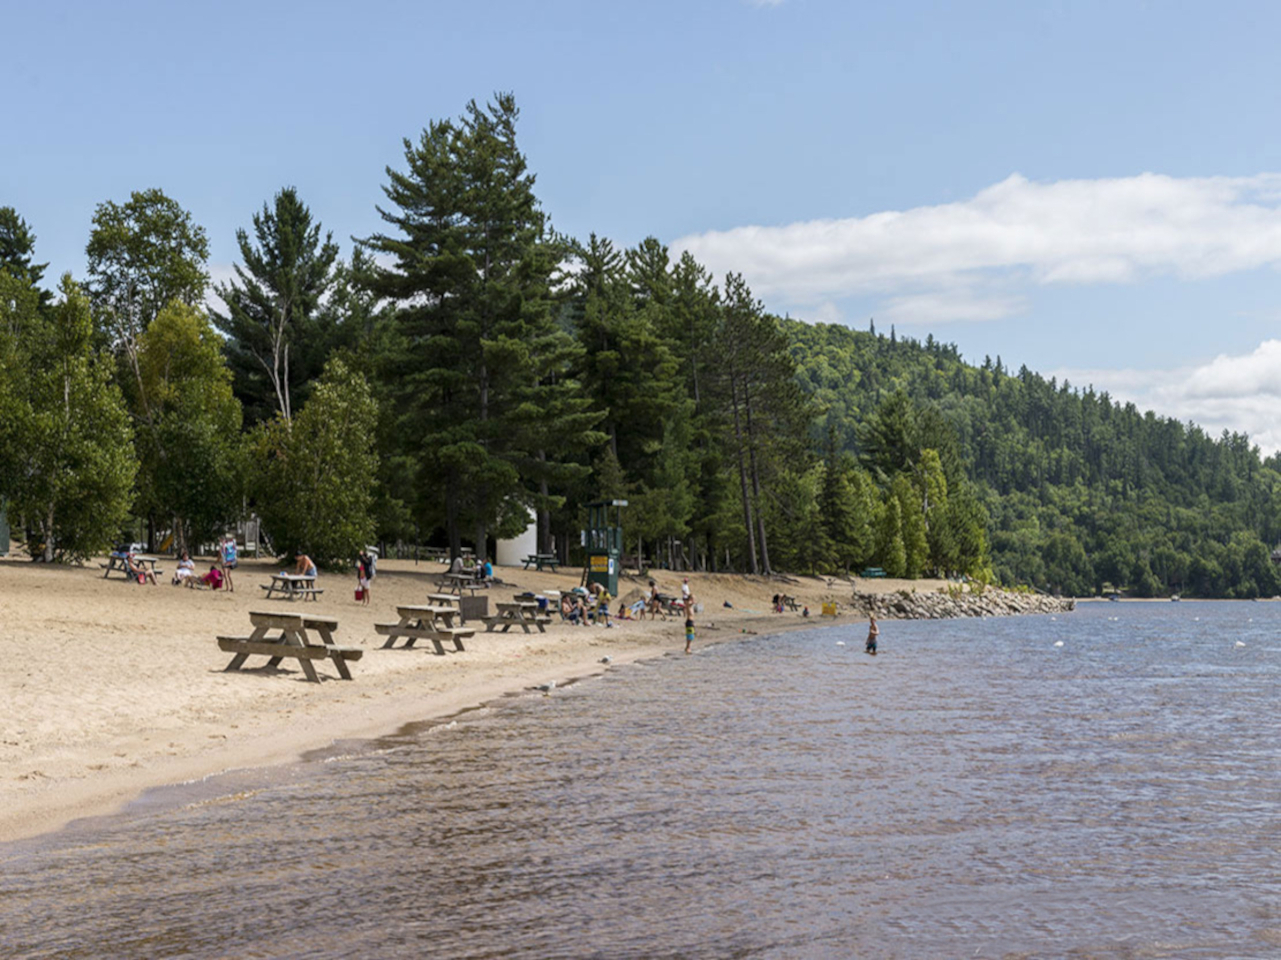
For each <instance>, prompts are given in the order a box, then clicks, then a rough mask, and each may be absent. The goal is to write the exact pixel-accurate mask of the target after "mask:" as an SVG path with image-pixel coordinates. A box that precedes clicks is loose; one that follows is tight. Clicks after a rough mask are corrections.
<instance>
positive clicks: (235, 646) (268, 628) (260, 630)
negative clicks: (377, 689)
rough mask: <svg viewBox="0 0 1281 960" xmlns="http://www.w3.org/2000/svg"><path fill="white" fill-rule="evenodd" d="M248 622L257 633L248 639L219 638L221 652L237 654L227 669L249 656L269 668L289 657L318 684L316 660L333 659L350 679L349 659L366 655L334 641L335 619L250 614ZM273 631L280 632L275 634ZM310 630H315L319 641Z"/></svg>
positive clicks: (270, 613) (240, 663) (258, 612)
mask: <svg viewBox="0 0 1281 960" xmlns="http://www.w3.org/2000/svg"><path fill="white" fill-rule="evenodd" d="M249 622H250V623H252V624H253V626H254V631H253V633H251V634H250V635H249V636H247V637H219V638H218V649H220V650H223V651H225V652H226V653H231V654H234V656H233V657H232V658H231V663H229V664H227V668H226V669H227V670H228V671H233V670H239V669H240V668H241V667H242V666H244V663H245V661H246V660H247V659H249V657H251V656H263V657H267V658H268V659H267V666H268V667H273V668H274V667H278V666H280V662H281V661H282V660H283V659H285V658H286V657H290V658H293V659H296V660H297V661H298V662H299V663H301V664H302V671H303V673H304V674H306V676H307V679H308V680H310V681H312V682H313V683H319V682H320V677H319V676H318V675H317V674H316V668H315V667H314V666H312V663H311V661H313V660H325V659H328V660H332V661H333V663H334V666H335V667H336V668H337V669H338V675H339V676H340V677H342V678H343V679H344V680H350V679H351V671H350V670H348V669H347V661H348V660H359V659H360V658H361V657H362V656H363V655H364V653H365V651H364V650H362V649H361V648H360V647H342V646H339V645H338V644H337V643H335V642H334V631H335V630H337V629H338V621H337V620H335V619H334V618H333V617H309V616H306V615H305V614H301V613H274V612H264V611H251V612H250V614H249ZM272 631H277V632H275V633H273V632H272ZM308 631H314V632H315V633H316V635H317V636H318V638H319V642H317V641H316V640H314V639H313V638H312V636H311V634H309V633H308Z"/></svg>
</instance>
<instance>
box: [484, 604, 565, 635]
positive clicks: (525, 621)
mask: <svg viewBox="0 0 1281 960" xmlns="http://www.w3.org/2000/svg"><path fill="white" fill-rule="evenodd" d="M495 606H497V608H498V613H497V614H495V615H494V616H492V617H485V618H484V621H485V631H486V632H487V633H492V632H493V631H494V630H501V631H502V632H503V633H506V632H507V631H508V630H510V629H511V628H512V627H513V626H515V625H517V624H519V625H520V628H521V629H522V630H524V631H525V632H526V633H529V628H530V626H531V625H532V626H535V627H537V628H538V632H539V633H546V632H547V629H546V627H547V624H549V623H551V621H552V618H551V617H550V616H548V615H547V614H545V613H539V612H538V602H537V601H536V600H516V601H514V602H512V603H499V604H495Z"/></svg>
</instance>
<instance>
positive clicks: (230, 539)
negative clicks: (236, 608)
mask: <svg viewBox="0 0 1281 960" xmlns="http://www.w3.org/2000/svg"><path fill="white" fill-rule="evenodd" d="M239 564H240V560H239V559H238V558H237V557H236V538H235V537H234V536H232V535H231V534H228V535H227V536H225V537H223V538H222V579H223V582H224V583H225V584H226V585H227V592H228V593H235V592H236V588H235V586H233V585H232V582H231V571H232V570H235V569H236V567H237V566H239Z"/></svg>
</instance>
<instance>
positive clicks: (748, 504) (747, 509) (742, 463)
mask: <svg viewBox="0 0 1281 960" xmlns="http://www.w3.org/2000/svg"><path fill="white" fill-rule="evenodd" d="M730 394H731V397H732V403H733V407H734V441H735V447H736V448H737V451H736V452H737V455H738V480H739V485H740V487H741V488H742V491H743V522H744V524H745V525H746V527H747V550H748V553H749V554H750V555H751V558H752V563H751V565H752V573H754V574H755V573H760V572H761V571H760V567H759V566H758V565H757V563H756V531H755V529H754V526H755V525H754V524H753V522H752V498H751V497H750V496H749V495H748V490H747V463H746V460H745V458H744V455H743V454H744V451H743V426H742V423H741V422H740V420H739V409H738V380H737V378H735V377H734V376H733V375H732V374H731V380H730Z"/></svg>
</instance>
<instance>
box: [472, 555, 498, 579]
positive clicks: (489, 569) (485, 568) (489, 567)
mask: <svg viewBox="0 0 1281 960" xmlns="http://www.w3.org/2000/svg"><path fill="white" fill-rule="evenodd" d="M476 575H477V576H478V577H480V579H482V580H493V579H494V565H493V564H492V563H490V562H489V561H488V560H486V561H485V562H484V563H483V564H482V565H481V566H479V567H478V568H477V574H476Z"/></svg>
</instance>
